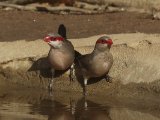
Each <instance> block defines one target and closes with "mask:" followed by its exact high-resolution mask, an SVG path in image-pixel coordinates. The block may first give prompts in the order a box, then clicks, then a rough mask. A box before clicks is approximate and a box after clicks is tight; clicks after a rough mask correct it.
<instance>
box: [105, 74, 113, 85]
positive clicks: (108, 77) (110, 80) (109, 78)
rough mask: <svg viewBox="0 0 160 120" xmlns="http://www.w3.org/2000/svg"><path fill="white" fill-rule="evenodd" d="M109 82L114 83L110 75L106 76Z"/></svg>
mask: <svg viewBox="0 0 160 120" xmlns="http://www.w3.org/2000/svg"><path fill="white" fill-rule="evenodd" d="M105 79H106V81H107V82H109V83H112V78H111V77H110V76H109V75H106V76H105Z"/></svg>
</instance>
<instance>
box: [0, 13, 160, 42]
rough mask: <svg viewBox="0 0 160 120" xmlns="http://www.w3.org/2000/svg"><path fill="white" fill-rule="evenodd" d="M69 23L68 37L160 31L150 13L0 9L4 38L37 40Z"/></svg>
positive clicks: (3, 39)
mask: <svg viewBox="0 0 160 120" xmlns="http://www.w3.org/2000/svg"><path fill="white" fill-rule="evenodd" d="M60 24H64V25H65V26H66V27H67V35H68V38H81V37H88V36H92V35H97V34H104V33H106V34H113V33H135V32H142V33H160V27H158V26H160V22H159V21H158V20H152V19H151V17H150V16H149V15H147V14H140V13H128V12H121V13H120V12H119V13H118V12H117V13H105V14H100V15H56V14H49V13H40V12H29V11H2V10H0V28H1V29H0V41H13V40H21V39H27V40H35V39H38V38H43V36H44V35H45V34H47V33H49V32H57V29H58V26H59V25H60Z"/></svg>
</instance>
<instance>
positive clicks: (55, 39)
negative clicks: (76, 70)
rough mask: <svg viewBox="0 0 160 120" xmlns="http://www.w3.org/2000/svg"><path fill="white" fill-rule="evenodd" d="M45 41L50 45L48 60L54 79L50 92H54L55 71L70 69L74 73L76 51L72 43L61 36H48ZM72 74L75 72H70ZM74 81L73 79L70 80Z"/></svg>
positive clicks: (53, 34)
mask: <svg viewBox="0 0 160 120" xmlns="http://www.w3.org/2000/svg"><path fill="white" fill-rule="evenodd" d="M44 41H45V42H47V43H48V44H49V45H50V51H49V53H48V60H49V62H50V64H51V67H52V69H51V73H52V79H51V81H50V82H49V86H48V88H49V90H52V84H53V80H54V77H55V70H66V69H68V68H70V70H71V71H73V63H74V59H75V51H74V47H73V45H72V43H71V42H70V41H68V40H67V39H65V38H63V37H62V36H61V35H59V34H55V33H51V34H48V35H47V36H46V37H45V38H44ZM70 73H71V74H72V73H73V72H70ZM70 77H73V75H70ZM70 79H72V78H70Z"/></svg>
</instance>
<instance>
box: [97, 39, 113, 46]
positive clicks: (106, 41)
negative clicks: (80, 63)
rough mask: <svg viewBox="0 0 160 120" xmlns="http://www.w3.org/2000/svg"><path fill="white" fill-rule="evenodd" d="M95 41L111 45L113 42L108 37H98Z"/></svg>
mask: <svg viewBox="0 0 160 120" xmlns="http://www.w3.org/2000/svg"><path fill="white" fill-rule="evenodd" d="M96 43H101V44H109V45H112V44H113V42H112V40H111V39H108V40H103V39H99V40H97V42H96Z"/></svg>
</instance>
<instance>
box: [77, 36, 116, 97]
mask: <svg viewBox="0 0 160 120" xmlns="http://www.w3.org/2000/svg"><path fill="white" fill-rule="evenodd" d="M112 44H113V42H112V40H111V38H109V37H108V36H103V37H100V38H99V39H98V40H97V41H96V44H95V48H94V50H93V51H92V52H91V53H90V54H86V55H82V56H80V57H79V58H78V63H79V66H80V69H81V72H82V76H83V79H84V94H86V86H87V81H88V79H90V78H96V77H103V76H105V77H106V78H107V77H108V75H107V74H108V72H109V70H110V68H111V66H112V64H113V56H112V54H111V53H110V48H111V46H112Z"/></svg>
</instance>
